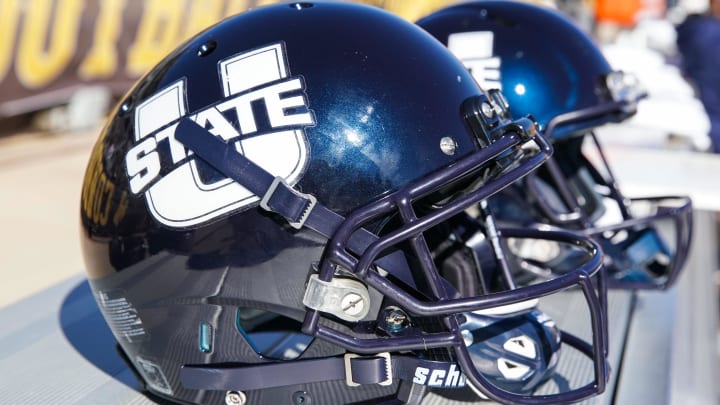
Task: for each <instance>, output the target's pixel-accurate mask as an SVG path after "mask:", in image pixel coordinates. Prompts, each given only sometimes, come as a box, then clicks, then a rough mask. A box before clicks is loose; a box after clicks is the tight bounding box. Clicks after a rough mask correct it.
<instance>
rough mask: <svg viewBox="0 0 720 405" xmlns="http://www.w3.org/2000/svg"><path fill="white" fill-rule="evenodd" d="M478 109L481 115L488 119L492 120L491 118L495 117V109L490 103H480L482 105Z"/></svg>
mask: <svg viewBox="0 0 720 405" xmlns="http://www.w3.org/2000/svg"><path fill="white" fill-rule="evenodd" d="M480 109H481V111H482V113H483V115H484V116H486V117H488V118H492V117H493V116H495V109H494V108H493V106H492V105H491V104H490V103H488V102H484V103H482V104H481V105H480Z"/></svg>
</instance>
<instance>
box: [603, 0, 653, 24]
mask: <svg viewBox="0 0 720 405" xmlns="http://www.w3.org/2000/svg"><path fill="white" fill-rule="evenodd" d="M641 6H642V1H641V0H595V18H596V19H597V21H598V22H609V23H616V24H618V25H621V26H624V27H631V26H633V25H635V21H636V18H637V14H638V12H639V11H640V9H641Z"/></svg>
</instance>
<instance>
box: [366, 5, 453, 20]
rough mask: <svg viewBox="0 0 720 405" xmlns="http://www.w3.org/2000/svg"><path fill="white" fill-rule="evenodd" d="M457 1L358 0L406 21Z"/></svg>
mask: <svg viewBox="0 0 720 405" xmlns="http://www.w3.org/2000/svg"><path fill="white" fill-rule="evenodd" d="M457 1H458V0H412V1H410V0H360V3H365V4H369V5H373V6H377V7H382V8H384V9H385V10H387V11H390V12H392V13H394V14H397V15H399V16H400V17H402V18H404V19H406V20H408V21H415V20H417V19H419V18H420V17H423V16H425V15H427V14H430V13H431V12H433V11H436V10H438V9H440V8H441V7H444V6H447V5H450V4H452V3H456V2H457Z"/></svg>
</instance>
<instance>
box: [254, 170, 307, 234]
mask: <svg viewBox="0 0 720 405" xmlns="http://www.w3.org/2000/svg"><path fill="white" fill-rule="evenodd" d="M315 204H317V198H315V196H314V195H311V194H305V193H301V192H299V191H297V190H295V189H294V188H292V187H290V186H289V185H288V184H287V182H286V181H285V179H283V178H282V177H279V176H278V177H275V179H274V180H273V182H272V183H270V187H268V189H267V191H266V192H265V195H263V197H262V199H261V200H260V207H261V208H262V209H264V210H266V211H271V212H275V213H278V214H280V215H282V216H283V217H285V219H287V221H288V223H289V224H290V226H292V227H293V228H295V229H300V228H302V227H303V226H304V225H305V221H307V218H308V216H310V212H312V210H313V208H315Z"/></svg>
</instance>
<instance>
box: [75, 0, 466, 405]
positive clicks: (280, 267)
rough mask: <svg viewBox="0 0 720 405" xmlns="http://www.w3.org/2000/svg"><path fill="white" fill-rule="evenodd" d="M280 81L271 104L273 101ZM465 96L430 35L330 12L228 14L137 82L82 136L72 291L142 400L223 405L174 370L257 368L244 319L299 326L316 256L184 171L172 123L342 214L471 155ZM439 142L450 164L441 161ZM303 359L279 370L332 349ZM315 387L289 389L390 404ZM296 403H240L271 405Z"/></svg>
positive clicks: (186, 165)
mask: <svg viewBox="0 0 720 405" xmlns="http://www.w3.org/2000/svg"><path fill="white" fill-rule="evenodd" d="M238 61H239V62H238ZM243 61H251V62H250V63H244V62H243ZM235 62H238V63H235ZM286 84H287V85H288V86H289V87H288V88H285V89H286V90H284V91H286V93H281V92H280V91H279V90H277V89H278V88H279V87H276V86H283V85H286ZM273 91H274V92H275V93H273ZM263 92H265V93H263ZM268 92H269V93H268ZM268 94H269V95H268ZM478 94H480V89H479V88H478V87H477V85H476V83H475V82H474V81H473V79H472V77H471V76H470V75H469V73H468V72H467V71H466V69H465V68H464V67H463V66H462V64H461V63H460V62H458V61H457V60H456V59H455V58H453V57H452V55H451V54H450V53H448V52H447V50H446V49H445V48H444V47H443V46H442V44H440V43H438V42H437V41H436V40H435V39H434V38H432V37H431V36H430V35H428V34H427V33H425V32H424V31H422V30H421V29H419V28H418V27H416V26H413V25H412V24H410V23H407V22H405V21H403V20H402V19H400V18H399V17H395V16H393V15H390V14H389V13H386V12H384V11H381V10H379V9H375V8H371V7H366V6H360V5H354V4H344V3H293V4H281V5H275V6H268V7H262V8H258V9H256V10H253V11H249V12H247V13H244V14H240V15H238V16H235V17H231V18H229V19H226V20H224V21H222V22H221V23H219V24H217V25H215V26H213V27H211V28H209V29H208V30H206V31H204V32H202V33H200V34H198V35H197V36H195V37H194V38H192V39H191V40H189V41H188V42H186V43H185V44H184V45H182V46H180V47H179V48H177V49H176V50H175V51H173V52H172V53H171V54H169V55H168V56H167V57H166V58H165V59H163V60H162V61H161V62H160V63H159V64H158V65H157V66H156V67H155V68H154V69H152V70H151V71H150V72H149V73H147V75H145V76H144V77H143V78H142V79H141V80H140V81H139V82H138V83H137V84H136V85H135V86H134V87H133V88H132V90H131V91H130V92H129V93H128V94H127V95H126V96H125V97H124V98H123V99H122V100H121V102H120V103H119V104H118V107H117V108H116V109H115V110H114V111H112V113H111V114H110V117H109V120H108V122H107V125H106V126H105V127H104V128H103V130H102V132H101V134H100V136H99V139H98V141H97V143H96V145H95V147H94V149H93V151H92V155H91V157H90V162H89V164H88V168H87V171H86V174H85V179H84V183H83V188H82V209H81V222H82V238H81V240H82V250H83V254H84V258H85V263H86V268H87V272H88V276H89V279H90V285H91V287H92V289H93V292H94V294H95V296H96V299H97V301H98V304H99V306H100V309H101V310H102V311H103V314H104V315H105V318H106V319H107V321H108V323H109V324H110V326H111V329H112V330H113V333H114V334H115V336H116V338H117V340H118V342H119V343H120V345H121V347H122V349H123V351H124V352H125V354H126V355H127V357H128V358H129V360H130V362H131V363H132V364H133V366H134V367H135V369H137V370H138V372H139V374H140V375H141V378H142V379H143V380H144V383H145V385H146V387H147V388H148V389H149V390H150V391H152V392H153V393H155V394H157V395H161V396H163V397H166V398H171V399H173V400H178V401H183V402H222V401H224V393H223V392H212V391H197V390H191V389H187V388H184V387H183V386H181V384H180V383H179V377H178V373H179V370H180V367H181V366H182V365H184V364H202V363H224V362H244V363H253V362H260V361H262V360H263V358H264V357H268V356H267V353H268V352H267V351H266V350H265V349H263V348H262V347H259V344H258V341H259V340H258V341H254V340H253V339H254V337H253V336H252V335H253V333H252V332H251V331H250V329H251V327H250V326H248V324H247V323H245V322H246V321H247V319H246V318H248V317H250V318H252V316H251V315H252V314H254V313H256V312H262V311H267V312H271V313H273V314H275V315H280V316H282V317H283V319H287V320H294V322H296V323H297V322H299V321H301V320H302V316H303V314H304V310H305V308H304V306H303V301H302V299H303V293H304V291H305V287H304V286H305V283H306V280H307V277H308V274H309V272H310V271H311V268H312V265H313V264H314V263H317V262H318V261H319V260H320V259H321V256H322V253H323V249H324V247H325V244H326V239H325V238H323V237H322V236H319V235H317V234H316V233H314V232H312V231H310V230H307V229H300V230H295V229H293V228H291V227H290V226H289V225H288V224H287V222H286V221H285V220H284V219H282V218H280V217H278V216H277V215H274V214H272V213H268V212H266V211H264V210H262V209H260V208H259V207H258V198H257V197H255V196H253V195H248V193H247V191H246V190H244V189H243V188H242V187H241V186H239V185H237V184H233V183H232V182H228V181H227V179H226V178H224V177H223V176H222V175H220V174H219V173H218V172H217V171H215V170H214V169H213V168H212V167H210V166H209V165H207V164H204V163H203V162H202V161H200V160H196V159H192V158H191V156H190V155H188V154H187V151H186V150H185V149H184V148H183V147H182V146H181V145H180V144H179V143H178V142H177V141H176V140H175V139H174V138H173V132H172V130H173V128H174V126H175V125H176V124H177V119H179V118H180V117H182V116H184V115H191V116H193V117H194V119H195V120H196V121H198V122H200V123H201V124H202V125H203V126H204V127H205V128H207V129H208V130H210V131H211V132H213V133H214V134H215V135H218V136H221V137H223V138H225V139H226V140H232V141H233V142H236V147H237V148H238V150H242V151H243V153H244V154H246V156H250V157H252V159H253V160H255V161H257V162H258V163H259V164H260V165H261V166H265V167H266V168H267V170H269V171H271V172H273V174H276V175H278V176H281V177H284V178H285V180H286V181H287V182H288V183H289V184H290V185H292V186H294V187H295V188H296V189H298V190H301V191H303V192H305V193H310V194H312V195H314V196H316V197H317V199H318V201H319V202H321V203H322V204H324V205H325V206H326V207H328V208H330V209H332V210H333V211H335V212H337V213H340V214H343V215H345V214H347V213H349V212H351V211H353V210H354V209H356V208H357V207H360V206H362V205H364V204H366V203H367V202H369V201H372V200H375V199H377V198H379V197H382V196H384V195H386V194H388V193H390V192H392V191H394V190H397V189H398V188H399V187H401V186H403V185H405V184H407V183H408V182H410V181H412V180H414V179H416V178H418V177H420V176H423V175H426V174H428V173H430V172H433V171H435V170H437V169H439V168H443V167H445V166H448V165H450V164H452V163H453V161H455V160H456V159H458V158H459V157H462V156H464V155H467V154H468V153H471V152H473V151H476V150H477V149H478V144H477V141H476V139H475V137H474V135H473V134H472V132H471V131H470V130H469V128H468V127H467V124H466V122H465V121H464V120H463V118H462V114H461V111H460V106H461V104H462V102H463V101H464V100H466V99H467V98H469V97H471V96H477V95H478ZM273 97H275V98H273ZM228 103H229V104H228ZM273 103H275V104H273ZM277 103H281V104H282V103H285V104H282V105H281V106H280V107H278V104H277ZM278 108H279V109H280V110H282V111H283V112H282V113H280V114H279V113H278ZM273 114H275V115H273ZM278 114H279V115H280V117H279V116H278ZM287 117H290V118H287ZM292 118H295V120H293V119H292ZM446 137H450V139H452V140H453V141H454V151H453V153H451V154H448V153H446V152H443V150H442V148H441V140H442V139H443V138H446ZM237 140H239V141H237ZM238 201H239V202H238ZM376 225H377V226H378V227H379V226H380V225H382V224H376ZM373 310H374V311H377V308H373ZM369 316H372V311H371V314H370V315H369ZM247 322H249V321H247ZM296 332H297V331H296ZM257 333H261V332H257ZM258 336H259V335H258ZM293 336H300V337H301V338H302V336H301V335H300V334H299V333H296V334H295V335H293ZM301 340H302V339H301ZM304 345H305V346H306V347H305V346H304V347H303V348H302V349H301V350H299V353H296V357H300V358H307V357H323V356H330V355H336V354H339V353H342V352H343V349H342V348H339V347H337V346H334V345H331V344H328V343H326V342H323V341H321V340H319V339H315V340H311V339H310V340H304ZM279 356H280V357H281V358H288V357H283V356H286V355H285V354H282V353H281V354H280V355H279ZM320 385H321V386H322V387H321V388H322V389H320V388H318V387H314V388H312V389H310V388H308V387H306V388H308V390H311V391H312V393H313V395H315V399H316V400H317V401H318V403H337V402H355V401H363V400H370V399H373V398H379V397H383V396H387V395H390V394H392V393H394V391H395V390H396V389H397V385H396V384H395V385H393V386H390V387H381V386H377V385H373V386H364V387H361V388H357V389H354V390H348V389H347V386H346V385H345V382H344V381H335V382H327V383H324V384H320ZM297 390H298V388H297V387H282V388H279V389H269V390H258V391H250V392H248V393H247V395H248V397H249V398H248V399H250V400H252V401H257V402H260V403H278V402H279V401H287V398H290V397H291V395H292V393H293V392H295V391H297Z"/></svg>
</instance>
